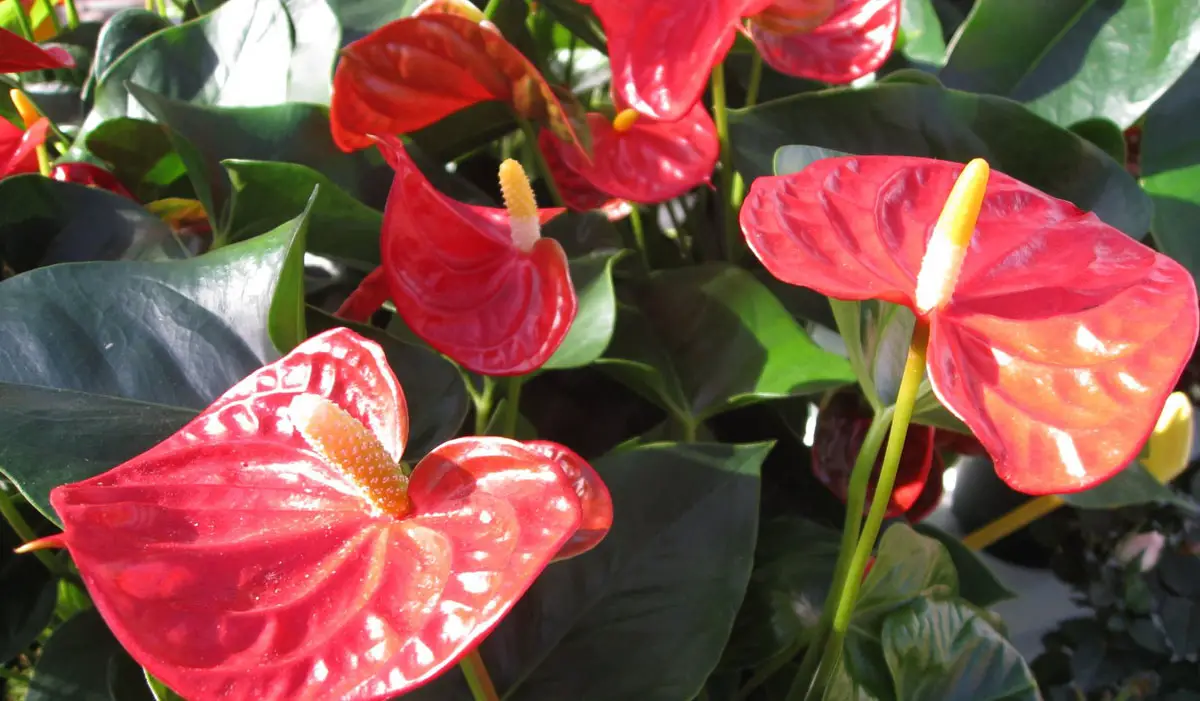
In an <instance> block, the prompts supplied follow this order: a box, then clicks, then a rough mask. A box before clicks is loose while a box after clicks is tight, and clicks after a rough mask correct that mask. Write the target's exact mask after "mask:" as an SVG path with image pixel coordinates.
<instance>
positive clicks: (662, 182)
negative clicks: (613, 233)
mask: <svg viewBox="0 0 1200 701" xmlns="http://www.w3.org/2000/svg"><path fill="white" fill-rule="evenodd" d="M588 127H589V129H590V131H591V133H592V159H591V161H590V162H589V161H588V160H587V159H586V158H584V157H583V154H581V153H580V152H579V151H578V149H575V148H574V147H572V146H571V145H570V144H567V143H564V142H563V141H560V140H558V139H557V138H555V137H552V136H551V137H544V138H542V139H541V141H540V146H541V147H542V150H543V152H545V151H548V150H550V149H553V150H554V151H555V152H556V154H555V155H556V156H557V158H558V159H559V160H560V161H561V162H562V165H563V167H564V168H565V169H566V170H569V171H571V172H573V173H575V174H577V175H578V176H580V177H582V178H583V179H584V180H586V181H587V182H588V183H590V184H591V185H592V186H593V187H594V188H596V190H598V191H600V192H602V193H606V194H608V195H611V196H612V197H616V198H619V199H623V200H629V201H630V202H638V203H641V204H658V203H660V202H665V201H667V200H669V199H671V198H672V197H678V196H679V195H682V194H683V193H685V192H687V191H689V190H691V189H692V188H694V187H696V186H697V185H700V184H701V183H706V182H708V180H709V177H710V176H711V175H712V172H713V168H715V167H716V165H717V156H718V155H719V153H720V146H719V145H718V143H717V128H716V126H715V125H714V124H713V121H712V117H710V116H708V110H706V109H704V106H703V105H700V104H697V105H695V106H694V107H692V109H691V110H689V111H688V112H687V114H685V115H684V116H683V118H682V119H680V120H678V121H675V122H654V121H649V120H645V119H640V120H638V121H637V122H635V123H634V125H633V126H632V127H630V128H629V130H628V131H625V132H619V131H617V130H616V129H614V128H613V125H612V122H610V121H609V120H608V118H607V117H605V116H604V115H602V114H599V113H595V112H593V113H590V114H588Z"/></svg>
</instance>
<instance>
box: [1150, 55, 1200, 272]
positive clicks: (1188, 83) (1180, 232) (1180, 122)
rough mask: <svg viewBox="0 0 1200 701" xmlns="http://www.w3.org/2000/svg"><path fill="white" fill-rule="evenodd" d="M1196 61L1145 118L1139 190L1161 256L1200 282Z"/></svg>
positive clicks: (1199, 67) (1199, 73)
mask: <svg viewBox="0 0 1200 701" xmlns="http://www.w3.org/2000/svg"><path fill="white" fill-rule="evenodd" d="M1197 115H1200V60H1197V61H1196V62H1195V63H1193V64H1192V67H1191V68H1189V69H1188V71H1187V73H1185V74H1184V76H1183V77H1182V78H1181V79H1180V80H1179V82H1177V83H1176V84H1175V85H1174V87H1172V88H1171V89H1170V90H1169V91H1167V93H1166V94H1165V95H1163V96H1162V98H1161V99H1159V100H1158V102H1155V103H1154V106H1153V107H1151V108H1150V111H1149V112H1147V113H1146V122H1145V124H1144V125H1143V126H1142V152H1141V168H1142V187H1144V188H1145V189H1146V192H1148V193H1149V194H1150V197H1151V198H1152V199H1153V200H1154V224H1153V226H1152V227H1151V229H1150V233H1151V234H1153V236H1154V242H1155V244H1157V246H1158V249H1159V250H1160V251H1162V252H1163V253H1166V254H1167V255H1169V256H1171V257H1172V258H1174V259H1175V260H1177V261H1179V262H1180V263H1182V264H1183V265H1184V267H1186V268H1187V269H1188V270H1190V271H1191V273H1192V277H1194V278H1197V279H1200V231H1198V230H1197V228H1196V222H1198V221H1200V132H1198V131H1197V130H1196V129H1195V128H1194V126H1193V123H1194V122H1195V120H1196V116H1197Z"/></svg>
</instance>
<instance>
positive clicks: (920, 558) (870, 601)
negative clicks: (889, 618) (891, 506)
mask: <svg viewBox="0 0 1200 701" xmlns="http://www.w3.org/2000/svg"><path fill="white" fill-rule="evenodd" d="M931 593H946V594H951V595H953V594H957V593H958V574H957V573H956V572H955V570H954V561H953V560H951V559H950V553H949V552H947V551H946V548H945V546H943V545H942V544H941V543H939V542H938V541H937V540H935V539H933V538H930V537H928V536H923V535H921V534H920V533H917V532H916V531H914V530H913V529H912V527H911V526H909V525H908V524H906V523H902V522H897V523H894V524H892V526H891V527H890V528H888V529H887V530H886V531H885V532H884V534H883V538H881V539H880V541H879V548H878V552H877V554H876V555H875V564H874V565H873V566H872V567H871V573H870V574H868V575H867V579H866V581H865V582H863V587H862V592H861V593H860V595H859V598H858V604H857V605H855V607H854V619H853V620H854V625H855V626H862V627H867V626H870V625H873V624H877V623H878V622H879V621H880V620H882V618H883V617H884V616H886V615H887V614H888V613H890V612H892V611H894V610H896V609H897V608H899V607H901V606H904V605H905V604H907V603H909V602H910V601H912V600H914V599H916V598H918V597H920V596H924V595H926V594H931Z"/></svg>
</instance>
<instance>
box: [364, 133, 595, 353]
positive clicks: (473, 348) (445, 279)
mask: <svg viewBox="0 0 1200 701" xmlns="http://www.w3.org/2000/svg"><path fill="white" fill-rule="evenodd" d="M379 148H380V150H381V151H382V152H383V154H384V157H385V158H386V159H387V160H388V162H389V163H390V164H391V165H392V167H393V168H395V170H396V179H395V181H393V183H392V189H391V192H390V193H389V195H388V202H387V207H386V208H385V209H384V213H383V234H382V246H383V251H382V258H383V268H384V270H385V271H386V274H387V280H388V289H389V290H390V293H391V297H392V301H393V302H395V304H396V310H397V312H398V313H399V314H400V316H401V317H403V318H404V321H405V323H407V324H408V326H409V328H411V329H412V330H413V332H414V333H416V334H417V335H418V336H420V337H421V338H423V339H425V341H426V342H427V343H429V345H431V346H433V347H434V348H435V349H437V350H438V351H440V352H442V353H445V354H446V355H447V356H449V357H450V358H452V359H453V360H454V361H455V362H457V363H459V364H460V365H462V366H463V367H465V368H467V369H468V370H471V371H473V372H478V373H481V374H485V375H524V374H526V373H529V372H532V371H533V370H536V369H537V368H539V367H541V366H542V365H543V364H545V362H546V361H547V360H549V359H550V356H551V355H553V354H554V351H555V350H557V349H558V347H559V346H560V345H561V344H562V342H563V339H564V338H566V335H567V330H568V329H570V327H571V323H572V322H573V321H574V320H575V312H576V309H577V306H578V301H577V300H576V297H575V290H574V288H573V287H572V286H571V275H570V270H569V269H568V265H567V257H566V254H565V253H563V249H562V246H560V245H559V243H558V242H557V241H555V240H553V239H549V238H544V237H543V238H541V239H539V240H538V241H537V243H536V244H535V245H534V246H533V248H532V250H530V251H522V250H520V249H519V248H518V247H517V246H516V244H514V242H513V238H512V235H511V232H510V229H509V221H508V212H506V211H505V210H503V209H497V208H492V207H478V206H475V205H469V204H464V203H462V202H458V201H456V200H453V199H451V198H449V197H446V196H445V195H443V194H442V193H441V192H438V191H437V190H436V189H435V188H434V187H433V185H432V184H430V182H429V181H428V180H427V179H426V178H425V176H424V174H422V173H421V171H420V170H419V169H418V168H417V167H416V165H415V164H414V163H413V162H412V160H411V159H410V158H409V156H408V154H407V153H406V152H405V150H404V146H403V144H401V143H400V141H399V140H398V139H395V138H386V139H383V140H381V141H380V144H379ZM562 211H563V210H562V209H561V208H554V209H540V210H538V213H539V218H540V219H541V221H542V223H543V224H544V223H545V222H547V221H549V220H550V219H551V218H553V217H555V216H557V215H558V214H560V213H562Z"/></svg>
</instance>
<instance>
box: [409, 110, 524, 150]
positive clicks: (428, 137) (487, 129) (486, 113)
mask: <svg viewBox="0 0 1200 701" xmlns="http://www.w3.org/2000/svg"><path fill="white" fill-rule="evenodd" d="M517 128H518V125H517V121H516V119H515V118H514V117H513V113H512V110H511V109H509V108H508V105H505V104H504V103H502V102H496V101H494V100H492V101H489V102H481V103H479V104H477V105H472V106H470V107H468V108H466V109H465V110H459V111H458V112H455V113H454V114H451V115H449V116H447V117H445V118H443V119H439V120H438V121H436V122H434V123H433V124H430V125H429V126H427V127H425V128H424V129H418V130H417V131H415V132H413V133H412V134H409V138H410V139H412V141H413V143H415V144H416V145H417V146H418V147H419V148H420V149H421V151H422V152H423V153H424V154H425V155H426V156H428V157H429V158H431V159H434V160H435V161H437V162H439V163H446V162H448V161H453V160H457V159H459V158H462V157H463V156H465V155H467V154H468V153H471V152H472V151H474V150H476V149H478V148H481V147H483V146H486V145H487V144H490V143H491V142H492V141H495V140H496V139H499V138H500V137H502V136H504V135H505V134H508V133H509V132H512V131H515V130H516V129H517Z"/></svg>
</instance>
